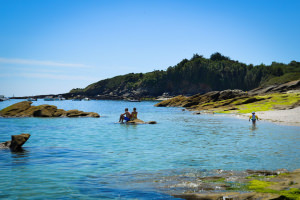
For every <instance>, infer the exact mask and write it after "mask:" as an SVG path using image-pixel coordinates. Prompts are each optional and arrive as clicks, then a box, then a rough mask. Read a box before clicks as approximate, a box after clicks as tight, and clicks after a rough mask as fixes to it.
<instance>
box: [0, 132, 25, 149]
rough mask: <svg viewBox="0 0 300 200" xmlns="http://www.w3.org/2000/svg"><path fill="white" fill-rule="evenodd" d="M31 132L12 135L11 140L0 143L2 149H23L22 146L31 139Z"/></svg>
mask: <svg viewBox="0 0 300 200" xmlns="http://www.w3.org/2000/svg"><path fill="white" fill-rule="evenodd" d="M29 137H30V134H27V133H22V134H20V135H12V136H11V141H7V142H3V143H0V149H4V148H9V149H10V150H11V151H22V146H23V144H25V142H26V141H27V140H28V139H29Z"/></svg>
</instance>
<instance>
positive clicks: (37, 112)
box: [0, 101, 100, 117]
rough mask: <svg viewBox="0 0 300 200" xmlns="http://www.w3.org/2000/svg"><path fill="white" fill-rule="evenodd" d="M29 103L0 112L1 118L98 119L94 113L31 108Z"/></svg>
mask: <svg viewBox="0 0 300 200" xmlns="http://www.w3.org/2000/svg"><path fill="white" fill-rule="evenodd" d="M31 104H32V102H31V101H22V102H19V103H16V104H13V105H11V106H9V107H7V108H4V109H3V110H1V111H0V116H1V117H100V115H99V114H98V113H95V112H83V111H79V110H69V111H65V110H63V109H57V107H56V106H53V105H47V104H45V105H40V106H31Z"/></svg>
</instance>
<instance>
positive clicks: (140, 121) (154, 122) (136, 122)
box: [127, 119, 157, 124]
mask: <svg viewBox="0 0 300 200" xmlns="http://www.w3.org/2000/svg"><path fill="white" fill-rule="evenodd" d="M127 124H157V122H156V121H148V122H144V121H143V120H140V119H134V120H131V121H128V122H127Z"/></svg>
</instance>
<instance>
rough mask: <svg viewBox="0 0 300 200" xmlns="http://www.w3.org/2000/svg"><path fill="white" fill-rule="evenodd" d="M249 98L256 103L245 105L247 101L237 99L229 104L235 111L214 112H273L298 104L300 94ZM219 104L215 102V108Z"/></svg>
mask: <svg viewBox="0 0 300 200" xmlns="http://www.w3.org/2000/svg"><path fill="white" fill-rule="evenodd" d="M250 98H256V99H257V100H258V101H255V102H252V103H245V102H246V101H247V99H249V98H247V99H239V100H236V101H234V102H232V103H231V104H230V106H234V107H235V108H236V109H234V110H230V109H228V108H227V107H224V108H222V107H219V108H220V109H219V110H217V111H216V112H219V113H240V114H244V113H251V112H252V111H254V110H255V111H256V112H257V111H267V110H273V109H274V108H287V107H289V106H292V105H294V104H296V103H298V102H300V94H299V93H288V94H279V93H274V94H269V95H264V96H255V97H250ZM226 101H228V100H226ZM219 103H221V102H216V103H215V107H216V106H217V105H218V104H219ZM239 104H241V105H239Z"/></svg>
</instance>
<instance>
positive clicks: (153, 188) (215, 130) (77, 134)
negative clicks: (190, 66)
mask: <svg viewBox="0 0 300 200" xmlns="http://www.w3.org/2000/svg"><path fill="white" fill-rule="evenodd" d="M18 101H19V100H10V101H5V102H0V109H2V108H5V107H6V106H8V105H11V104H13V103H16V102H18ZM45 103H48V104H53V105H56V106H57V107H58V108H62V109H65V110H70V109H78V110H83V111H93V112H97V113H99V114H100V115H101V118H50V119H47V118H10V119H6V118H0V141H1V142H2V141H7V140H10V135H13V134H20V133H30V134H31V138H30V139H29V140H28V141H27V143H26V144H25V145H24V149H25V151H24V152H22V153H11V152H10V151H9V150H0V199H174V198H173V197H171V196H169V195H168V194H173V193H176V191H174V190H175V189H174V190H173V189H172V187H169V186H168V185H167V184H166V183H165V182H164V184H161V183H162V182H163V180H164V179H166V177H170V176H178V177H179V176H180V174H187V173H189V174H194V175H199V174H201V173H208V172H209V171H212V170H215V169H223V170H237V171H239V170H245V169H268V170H275V169H280V168H285V169H288V170H293V169H297V168H300V159H299V158H300V151H299V150H300V147H299V146H300V136H299V134H300V128H299V127H294V126H281V125H276V124H272V123H269V122H264V121H259V122H258V124H257V128H256V129H253V128H252V126H251V124H250V123H249V122H248V121H247V120H243V119H238V118H234V117H228V116H227V117H224V116H222V115H217V114H215V115H192V113H191V112H188V111H182V109H181V108H158V107H154V106H153V105H154V104H155V103H156V102H153V101H146V102H135V103H133V102H126V101H56V102H45V101H43V100H39V101H37V102H34V103H33V105H40V104H45ZM125 107H128V108H129V110H130V111H131V110H132V108H133V107H137V111H138V112H139V115H138V116H139V118H140V119H142V120H144V121H152V120H155V121H157V122H158V124H155V125H150V124H145V125H125V124H118V123H115V122H117V121H118V117H119V115H120V113H122V112H123V111H124V108H125Z"/></svg>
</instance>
